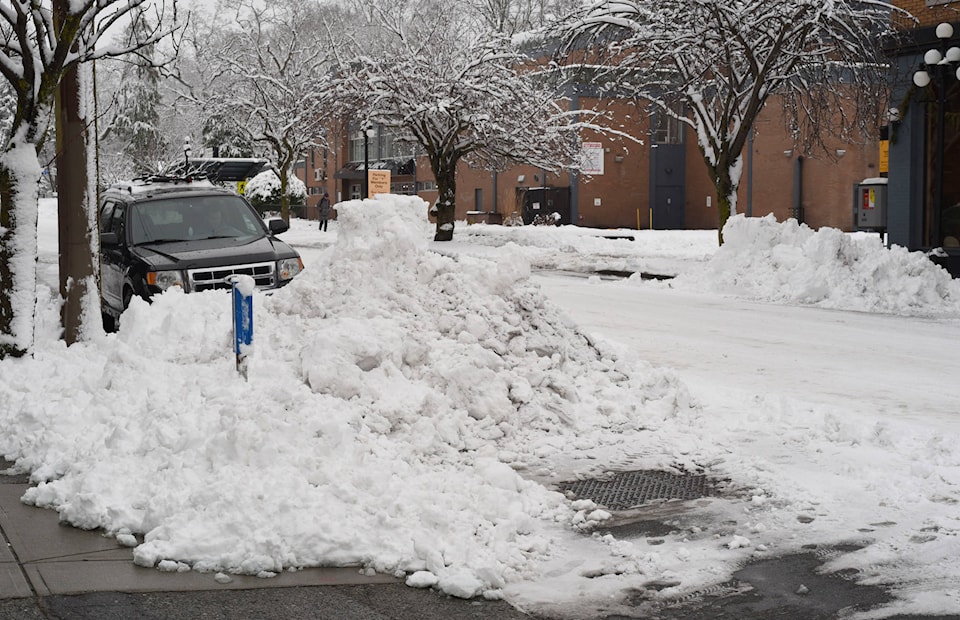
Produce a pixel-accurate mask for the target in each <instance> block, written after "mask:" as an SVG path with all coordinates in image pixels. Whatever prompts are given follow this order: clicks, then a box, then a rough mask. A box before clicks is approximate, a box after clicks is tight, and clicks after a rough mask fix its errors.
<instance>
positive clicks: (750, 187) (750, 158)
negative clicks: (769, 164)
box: [746, 127, 753, 217]
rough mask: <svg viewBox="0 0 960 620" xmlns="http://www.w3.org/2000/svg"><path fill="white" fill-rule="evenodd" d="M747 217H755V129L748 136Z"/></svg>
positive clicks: (751, 129)
mask: <svg viewBox="0 0 960 620" xmlns="http://www.w3.org/2000/svg"><path fill="white" fill-rule="evenodd" d="M746 215H747V217H752V216H753V128H752V127H751V128H750V133H749V134H747V214H746Z"/></svg>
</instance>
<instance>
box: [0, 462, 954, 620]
mask: <svg viewBox="0 0 960 620" xmlns="http://www.w3.org/2000/svg"><path fill="white" fill-rule="evenodd" d="M9 465H10V463H8V462H6V461H4V460H3V459H0V470H2V469H6V468H7V467H8V466H9ZM661 482H662V481H661ZM693 482H696V480H693ZM681 483H682V484H688V485H689V484H690V481H681ZM600 484H601V485H602V483H600ZM594 486H596V485H594ZM28 487H29V484H28V482H27V480H26V476H6V475H0V543H2V545H0V620H41V619H51V618H56V619H64V620H75V619H79V620H85V619H90V620H127V619H130V620H134V619H136V620H141V619H144V618H157V619H160V618H173V617H176V618H188V617H202V618H207V619H219V618H223V619H224V620H226V619H230V620H236V619H238V618H240V619H245V618H258V619H261V618H262V619H272V618H283V619H285V620H286V619H301V618H303V619H329V620H384V619H394V620H413V619H415V620H458V619H466V620H487V619H496V620H548V618H546V617H544V616H531V615H527V614H524V613H522V612H520V611H518V610H517V609H515V608H513V607H512V606H510V605H509V604H507V603H505V602H503V601H486V600H483V599H473V600H462V599H457V598H453V597H448V596H444V595H441V594H438V593H436V592H434V591H432V590H421V589H416V588H411V587H408V586H406V585H404V584H403V582H402V581H401V580H398V579H395V578H393V577H390V576H387V575H371V576H367V575H364V574H361V572H360V571H359V569H358V568H311V569H305V570H301V571H297V572H292V573H290V572H288V573H283V574H281V575H278V576H277V577H273V578H268V579H260V578H257V577H249V576H231V577H230V580H229V582H226V583H221V582H220V581H218V580H216V579H215V578H214V574H211V573H197V572H193V571H188V572H184V573H165V572H161V571H159V570H156V569H152V568H143V567H139V566H136V565H135V564H134V563H133V551H132V549H131V548H129V547H123V546H121V545H119V544H118V543H117V542H116V540H115V539H113V538H109V537H106V536H103V535H102V534H100V533H99V532H96V531H83V530H78V529H76V528H73V527H71V526H68V525H61V524H60V523H59V520H58V515H57V513H56V512H55V511H53V510H46V509H41V508H35V507H32V506H27V505H25V504H23V503H22V502H21V501H20V497H21V496H22V495H23V493H24V492H25V491H26V489H27V488H28ZM641 487H643V481H642V480H640V479H630V480H629V484H627V485H626V486H622V485H621V488H616V489H613V488H612V487H611V488H610V489H599V490H598V489H597V488H593V487H591V486H589V485H588V486H587V487H585V489H586V491H590V492H593V493H596V494H600V495H602V494H603V493H607V495H606V496H603V498H604V499H606V500H608V501H609V502H610V503H611V504H614V505H615V501H614V500H615V499H616V498H617V497H620V496H624V495H629V496H630V497H627V501H635V500H636V497H634V496H635V495H637V494H640V495H638V497H639V496H642V494H643V493H645V492H649V489H644V488H641ZM580 490H581V491H584V489H580ZM611 493H612V494H611ZM690 493H691V494H692V495H698V494H700V493H701V490H700V489H698V488H690ZM616 494H619V495H616ZM677 510H680V511H683V510H684V508H683V505H682V503H681V504H670V505H660V506H659V507H657V506H656V505H652V506H649V507H646V508H639V509H633V510H626V511H617V510H614V512H615V513H617V514H619V515H620V516H621V518H619V519H615V520H614V523H611V526H612V527H609V528H604V529H603V530H602V531H603V533H612V534H614V535H616V536H617V537H619V538H623V539H625V540H630V539H633V538H646V537H650V536H653V537H659V536H667V535H670V530H671V527H670V526H669V525H667V523H669V522H670V521H671V518H672V517H674V516H676V515H675V514H674V513H675V512H676V511H677ZM704 525H705V527H709V526H708V525H707V524H704ZM845 551H848V550H847V549H834V548H830V547H823V548H811V549H810V550H809V551H808V552H807V553H803V554H799V555H794V556H784V557H777V558H770V559H766V560H763V561H761V562H757V563H756V564H750V565H747V566H745V567H743V569H741V570H740V571H737V573H736V574H735V575H734V578H733V579H731V580H730V581H728V582H725V583H721V584H716V585H714V586H712V587H708V588H706V589H705V590H703V591H701V592H698V593H694V594H691V595H690V596H687V597H685V598H684V599H683V600H680V601H676V602H674V603H672V604H662V605H657V604H653V605H651V604H650V603H651V601H649V600H646V599H645V598H644V597H643V596H638V598H637V600H635V601H629V600H628V601H627V602H626V605H625V607H626V608H627V609H622V611H625V612H626V613H625V614H624V613H617V614H614V615H610V614H609V613H605V612H602V611H601V612H599V613H597V614H595V615H594V618H595V620H615V619H616V620H630V619H636V620H639V619H644V620H654V619H656V620H771V619H779V620H828V619H833V618H841V617H845V616H846V615H847V614H849V613H850V612H851V611H853V610H855V609H856V610H867V609H870V608H875V607H877V606H879V607H882V606H883V605H885V604H887V603H889V602H890V601H891V598H890V597H889V596H888V595H887V594H886V593H885V592H884V591H883V590H882V589H880V588H876V587H872V586H862V585H857V584H856V583H855V582H854V581H852V580H851V579H850V575H836V574H833V575H831V574H822V573H820V572H819V571H818V569H819V568H820V566H821V565H822V564H823V562H824V561H825V560H826V559H827V558H828V557H829V556H831V555H833V554H836V553H842V552H845ZM800 586H803V587H802V588H801V587H800ZM631 607H632V609H630V608H631ZM893 618H894V619H896V620H908V619H909V620H960V616H956V615H950V616H938V617H933V616H893ZM577 620H587V619H586V618H577Z"/></svg>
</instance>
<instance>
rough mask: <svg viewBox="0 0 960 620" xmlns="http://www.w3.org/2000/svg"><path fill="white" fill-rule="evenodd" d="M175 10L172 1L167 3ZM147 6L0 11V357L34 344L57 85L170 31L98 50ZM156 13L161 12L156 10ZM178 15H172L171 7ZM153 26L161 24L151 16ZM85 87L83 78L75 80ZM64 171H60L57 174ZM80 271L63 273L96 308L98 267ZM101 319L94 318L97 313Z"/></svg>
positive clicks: (127, 0) (93, 0)
mask: <svg viewBox="0 0 960 620" xmlns="http://www.w3.org/2000/svg"><path fill="white" fill-rule="evenodd" d="M169 5H170V6H175V2H170V3H169ZM151 7H154V5H153V3H151V2H149V1H148V0H72V1H67V0H54V1H53V3H52V6H51V5H50V4H49V3H47V2H20V1H18V2H5V3H3V4H2V5H0V74H2V75H3V78H4V80H5V81H6V82H7V83H8V84H9V85H10V87H11V88H12V89H13V91H14V96H15V98H16V110H15V111H14V114H13V119H12V122H11V124H10V129H9V132H8V133H7V134H6V135H5V136H4V139H5V142H4V145H3V153H2V155H0V358H2V357H5V356H20V355H23V354H25V353H27V352H28V351H29V350H30V348H31V344H32V341H33V326H34V316H33V313H34V305H35V300H36V260H37V237H36V232H37V201H38V191H39V180H40V174H41V169H40V163H39V161H38V157H37V153H38V152H39V151H40V149H41V148H42V146H43V143H44V140H45V138H46V136H47V132H48V125H49V122H50V120H51V118H52V112H53V104H54V101H55V98H56V97H57V95H58V89H59V88H60V84H61V81H62V80H63V78H64V76H66V75H67V74H68V73H70V72H71V71H73V70H75V69H76V68H77V67H78V66H79V65H80V63H83V62H86V61H91V60H95V59H97V58H103V57H107V56H118V55H122V54H126V53H129V52H131V51H134V50H136V49H139V48H141V47H143V46H145V45H150V44H152V43H154V42H156V41H158V40H160V39H162V38H163V37H164V36H166V35H167V34H169V33H170V32H171V29H169V28H162V27H160V26H156V27H154V28H153V29H152V30H151V31H150V32H148V33H146V36H145V38H143V39H139V40H135V41H132V42H130V43H129V44H126V45H124V44H116V45H100V46H98V42H100V41H101V39H102V38H105V34H106V33H107V31H109V30H110V29H111V28H112V27H113V26H115V25H116V24H118V23H121V22H124V21H126V20H134V21H136V20H141V19H145V17H146V15H147V11H148V10H149V9H150V8H151ZM157 10H159V9H157ZM174 11H175V9H174ZM154 17H155V19H153V20H152V23H154V24H161V23H162V19H161V17H162V15H159V14H156V15H155V16H154ZM79 77H80V79H79V81H80V82H81V84H80V85H79V87H80V88H82V81H83V79H84V78H83V77H82V76H79ZM61 172H62V171H61ZM83 208H84V209H86V210H87V212H86V213H85V214H84V221H85V222H86V223H87V225H86V228H85V230H82V231H78V234H79V235H80V237H81V238H82V239H84V240H85V242H86V244H87V246H88V247H89V248H90V253H91V256H92V257H95V256H96V255H97V251H96V250H97V242H98V240H97V237H96V234H95V233H96V230H97V227H96V208H95V205H91V204H90V203H89V202H84V203H83ZM91 263H92V264H91V265H90V269H89V270H88V271H87V272H85V273H78V274H61V277H62V278H66V279H67V280H68V281H69V284H70V287H71V293H72V294H74V295H78V296H80V297H82V298H83V299H84V300H85V301H83V302H82V305H83V306H85V307H98V304H99V289H98V287H97V285H96V277H97V275H96V274H97V272H98V271H99V269H98V268H97V267H98V265H97V264H96V261H95V259H92V261H91ZM97 320H99V313H98V314H97Z"/></svg>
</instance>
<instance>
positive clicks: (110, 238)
mask: <svg viewBox="0 0 960 620" xmlns="http://www.w3.org/2000/svg"><path fill="white" fill-rule="evenodd" d="M115 245H120V238H119V237H118V236H117V233H115V232H102V233H100V247H108V246H115Z"/></svg>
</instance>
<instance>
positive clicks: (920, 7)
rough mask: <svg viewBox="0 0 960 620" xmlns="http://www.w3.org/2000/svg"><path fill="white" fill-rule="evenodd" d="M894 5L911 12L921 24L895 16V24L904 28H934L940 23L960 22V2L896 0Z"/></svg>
mask: <svg viewBox="0 0 960 620" xmlns="http://www.w3.org/2000/svg"><path fill="white" fill-rule="evenodd" d="M893 4H894V5H895V6H897V7H899V8H901V9H904V10H906V11H909V12H910V14H911V15H913V16H914V17H916V18H917V20H919V24H917V23H916V22H913V21H912V20H908V19H905V18H903V17H899V16H894V22H895V23H896V24H897V25H898V26H900V27H902V28H915V27H917V26H920V27H923V26H933V25H935V24H938V23H940V22H957V21H960V1H958V2H946V3H943V4H935V3H934V2H932V1H931V0H896V1H895V2H893ZM928 5H929V6H928Z"/></svg>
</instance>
